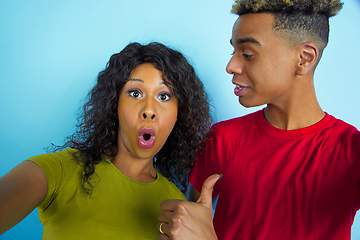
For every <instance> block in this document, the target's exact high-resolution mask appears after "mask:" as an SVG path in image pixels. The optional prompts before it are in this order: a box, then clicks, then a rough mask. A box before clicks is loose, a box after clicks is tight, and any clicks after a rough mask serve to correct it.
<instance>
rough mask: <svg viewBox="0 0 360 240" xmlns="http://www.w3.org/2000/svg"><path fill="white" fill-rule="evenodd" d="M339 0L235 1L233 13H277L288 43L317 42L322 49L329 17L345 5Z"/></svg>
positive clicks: (276, 26) (278, 26)
mask: <svg viewBox="0 0 360 240" xmlns="http://www.w3.org/2000/svg"><path fill="white" fill-rule="evenodd" d="M342 6H343V3H342V2H340V1H339V0H235V3H234V5H233V7H232V10H231V12H232V13H235V14H237V15H239V16H241V15H244V14H248V13H262V12H268V13H272V14H273V15H274V19H275V21H274V29H275V30H276V31H279V32H280V33H282V35H283V36H284V37H287V38H288V39H289V42H293V43H301V42H306V41H312V42H315V43H316V44H317V45H318V47H319V49H320V52H322V50H323V49H324V48H325V47H326V45H327V43H328V38H329V17H332V16H335V15H336V14H337V13H338V12H339V11H340V10H341V8H342Z"/></svg>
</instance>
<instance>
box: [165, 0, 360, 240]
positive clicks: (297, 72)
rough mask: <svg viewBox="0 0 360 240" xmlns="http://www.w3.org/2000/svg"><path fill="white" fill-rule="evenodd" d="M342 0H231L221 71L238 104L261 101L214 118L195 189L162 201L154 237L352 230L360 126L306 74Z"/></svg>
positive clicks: (341, 234)
mask: <svg viewBox="0 0 360 240" xmlns="http://www.w3.org/2000/svg"><path fill="white" fill-rule="evenodd" d="M341 7H342V3H341V2H340V1H338V0H331V1H327V0H318V1H307V0H304V1H301V0H298V1H291V0H287V1H285V0H284V1H283V0H269V1H261V0H237V1H236V3H235V4H234V6H233V9H232V12H233V13H235V14H238V15H239V18H238V19H237V20H236V22H235V24H234V26H233V32H232V39H231V44H232V46H233V47H234V54H233V56H232V58H231V59H230V61H229V63H228V65H227V67H226V71H227V72H228V73H229V74H232V75H233V80H232V82H233V83H234V84H235V90H234V93H235V94H236V95H237V96H238V97H239V102H240V104H241V105H243V106H245V107H254V106H260V105H263V104H266V108H264V109H263V110H261V111H257V112H255V113H252V114H249V115H246V116H243V117H240V118H235V119H231V120H228V121H223V122H220V123H217V124H215V125H214V127H213V130H212V132H211V134H210V140H209V141H208V142H207V144H206V146H205V150H203V151H201V152H200V153H199V155H198V159H197V162H196V163H195V166H194V168H193V170H192V172H191V174H190V183H191V184H192V185H193V186H194V187H195V189H197V190H198V191H201V196H200V198H199V199H198V200H197V202H196V203H192V202H184V201H177V200H175V201H173V200H169V201H165V202H163V203H162V206H161V207H162V210H163V211H162V212H161V213H160V214H159V221H160V223H159V227H160V230H161V232H163V234H161V235H160V236H159V239H217V238H218V239H307V240H309V239H350V236H351V225H352V223H353V220H354V216H355V213H356V211H357V210H358V209H359V207H360V189H359V186H360V185H359V183H360V132H359V131H358V130H357V129H356V128H355V127H353V126H351V125H349V124H347V123H345V122H343V121H341V120H338V119H336V118H334V117H333V116H331V115H329V114H327V113H326V112H324V111H323V110H322V108H321V107H320V105H319V103H318V101H317V98H316V94H315V89H314V82H313V77H314V71H315V68H316V66H317V64H318V63H319V60H320V58H321V55H322V53H323V50H324V48H325V47H326V45H327V42H328V34H329V17H332V16H334V15H335V14H336V13H337V12H338V11H339V10H340V9H341ZM217 174H223V178H222V179H221V180H220V181H219V182H218V183H217V184H216V185H215V187H214V192H213V196H216V195H219V199H218V203H217V206H216V211H215V216H214V221H213V222H212V219H211V198H212V195H211V194H212V187H213V186H214V184H215V182H216V181H217V179H218V178H219V175H217ZM210 175H212V176H211V177H209V178H208V179H207V177H208V176H210ZM206 179H207V180H206ZM205 180H206V181H205ZM204 181H205V182H204ZM203 183H204V184H203ZM201 186H203V187H202V190H201ZM196 195H199V193H198V192H197V194H196ZM216 235H217V236H216Z"/></svg>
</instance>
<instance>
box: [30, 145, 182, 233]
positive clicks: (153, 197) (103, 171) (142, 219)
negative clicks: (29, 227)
mask: <svg viewBox="0 0 360 240" xmlns="http://www.w3.org/2000/svg"><path fill="white" fill-rule="evenodd" d="M73 151H76V150H74V149H67V150H63V151H60V152H57V153H49V154H43V155H39V156H36V157H32V158H30V159H28V160H30V161H33V162H35V163H37V164H38V165H39V166H40V167H41V168H42V169H43V171H44V172H45V175H46V178H47V182H48V194H47V196H46V198H45V200H44V201H43V203H42V204H41V205H40V206H39V207H38V212H39V218H40V222H41V223H42V224H43V225H44V230H43V239H44V240H57V239H59V240H60V239H61V240H71V239H76V240H81V239H86V240H89V239H101V240H104V239H107V240H109V239H158V235H159V231H158V229H157V223H158V219H157V215H158V213H159V212H160V203H161V202H162V201H164V200H166V199H183V200H186V198H185V196H184V195H183V194H182V193H181V192H180V191H179V190H178V188H177V187H176V186H175V185H174V184H173V183H171V182H170V181H168V180H167V179H166V178H165V177H164V176H162V175H161V174H160V173H159V172H157V179H156V180H155V181H154V182H151V183H142V182H137V181H135V180H133V179H131V178H129V177H127V176H125V175H124V174H122V173H121V172H120V171H119V170H118V169H117V168H116V167H115V166H114V165H113V164H112V163H111V162H110V161H108V160H107V161H102V162H100V163H99V164H97V165H96V170H95V174H94V177H93V178H94V180H93V182H94V184H95V186H94V189H93V192H92V194H91V195H88V194H86V193H84V192H83V191H82V188H81V184H80V181H81V180H80V177H81V167H80V166H79V165H78V164H77V162H76V161H74V160H73V155H72V152H73Z"/></svg>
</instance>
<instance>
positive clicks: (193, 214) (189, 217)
mask: <svg viewBox="0 0 360 240" xmlns="http://www.w3.org/2000/svg"><path fill="white" fill-rule="evenodd" d="M219 178H220V175H218V174H215V175H211V176H210V177H208V178H207V179H206V180H205V182H204V184H203V186H202V190H201V194H200V197H199V199H198V200H197V201H196V202H195V203H194V202H188V201H183V200H177V199H169V200H165V201H163V202H162V203H161V206H160V207H161V210H162V211H161V212H160V213H159V215H158V218H159V223H158V228H159V230H161V231H160V232H162V233H161V234H160V235H159V239H160V240H168V239H173V240H176V239H182V240H183V239H191V240H193V239H198V240H202V239H204V240H211V239H217V237H216V233H215V230H214V225H213V222H212V191H213V187H214V185H215V184H216V182H217V180H218V179H219Z"/></svg>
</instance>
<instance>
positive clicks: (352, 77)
mask: <svg viewBox="0 0 360 240" xmlns="http://www.w3.org/2000/svg"><path fill="white" fill-rule="evenodd" d="M344 2H345V6H344V8H343V10H342V11H341V12H340V13H339V14H338V15H337V16H335V17H334V18H332V19H331V21H330V24H331V31H330V42H329V45H328V47H327V49H326V50H325V53H324V55H323V58H322V61H321V62H320V64H319V66H318V68H317V70H316V73H315V85H316V90H317V96H318V99H319V102H320V104H321V105H322V107H323V109H324V110H325V111H327V112H328V113H330V114H332V115H334V116H336V117H337V118H340V119H343V120H344V121H346V122H348V123H350V124H352V125H354V126H356V127H357V128H360V113H359V102H360V94H359V89H360V81H359V80H360V79H359V70H360V64H359V56H360V46H359V41H360V28H359V25H358V24H359V22H360V1H357V0H345V1H344ZM232 3H233V1H232V0H221V1H219V0H206V1H205V0H196V1H194V0H181V1H176V0H174V1H168V0H153V1H148V0H137V1H125V0H124V1H121V0H117V1H115V0H102V1H100V0H98V1H95V0H86V1H85V0H82V1H81V0H71V1H70V0H63V1H51V0H46V1H45V0H43V1H41V0H32V1H25V0H23V1H21V0H12V1H5V0H0V32H1V33H0V110H1V112H0V113H1V117H0V151H1V159H0V176H2V175H4V174H5V173H6V172H8V171H9V170H10V169H11V168H13V167H14V166H16V165H17V164H19V163H20V162H21V161H23V160H24V159H26V158H28V157H31V156H34V155H37V154H41V153H44V152H45V148H46V147H47V146H49V144H50V143H52V142H53V143H55V144H62V143H63V142H64V138H65V137H66V136H68V135H69V134H71V133H72V132H73V131H74V129H75V124H76V123H77V121H76V116H77V113H78V110H79V107H81V105H82V103H83V102H82V100H83V99H84V98H85V96H86V94H87V92H88V90H89V89H90V88H91V87H92V86H93V85H94V83H95V79H96V76H97V74H98V72H99V71H101V70H102V69H103V68H104V67H105V64H106V62H107V61H108V59H109V57H110V56H111V55H112V54H113V53H115V52H118V51H120V50H121V49H122V48H124V47H125V46H126V45H127V44H128V43H129V42H132V41H138V42H140V43H148V42H150V41H160V42H162V43H164V44H166V45H168V46H170V47H173V48H175V49H177V50H179V51H181V52H183V53H184V55H185V56H186V57H187V58H188V59H189V61H190V62H191V63H192V64H193V66H194V67H195V69H196V71H197V74H198V76H199V77H200V78H201V79H202V81H203V82H204V84H205V87H206V90H207V92H208V94H209V98H210V100H211V104H212V105H213V106H214V109H213V112H212V115H213V117H214V119H215V121H220V120H225V119H229V118H232V117H237V116H241V115H244V114H246V113H249V112H253V111H255V110H257V109H260V108H261V107H260V108H252V109H245V108H244V107H242V106H240V104H239V103H238V100H237V97H236V96H235V95H234V94H233V88H234V87H233V85H232V84H231V76H230V75H228V74H227V73H226V72H225V66H226V64H227V61H228V60H229V58H230V54H231V53H232V47H231V46H230V44H229V39H230V37H231V29H232V25H233V23H234V21H235V19H236V16H235V15H233V14H231V13H230V9H231V5H232ZM358 219H359V220H357V221H356V222H355V223H354V226H353V233H352V236H353V239H360V217H358ZM41 235H42V226H41V224H40V223H39V220H38V216H37V211H36V210H35V211H34V212H33V213H31V214H30V215H29V216H28V217H27V218H26V219H24V220H23V221H22V222H21V223H19V224H18V225H17V226H15V227H14V228H12V229H11V230H9V231H8V232H6V233H5V234H3V235H2V236H0V239H2V240H5V239H29V240H30V239H40V238H41Z"/></svg>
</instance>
